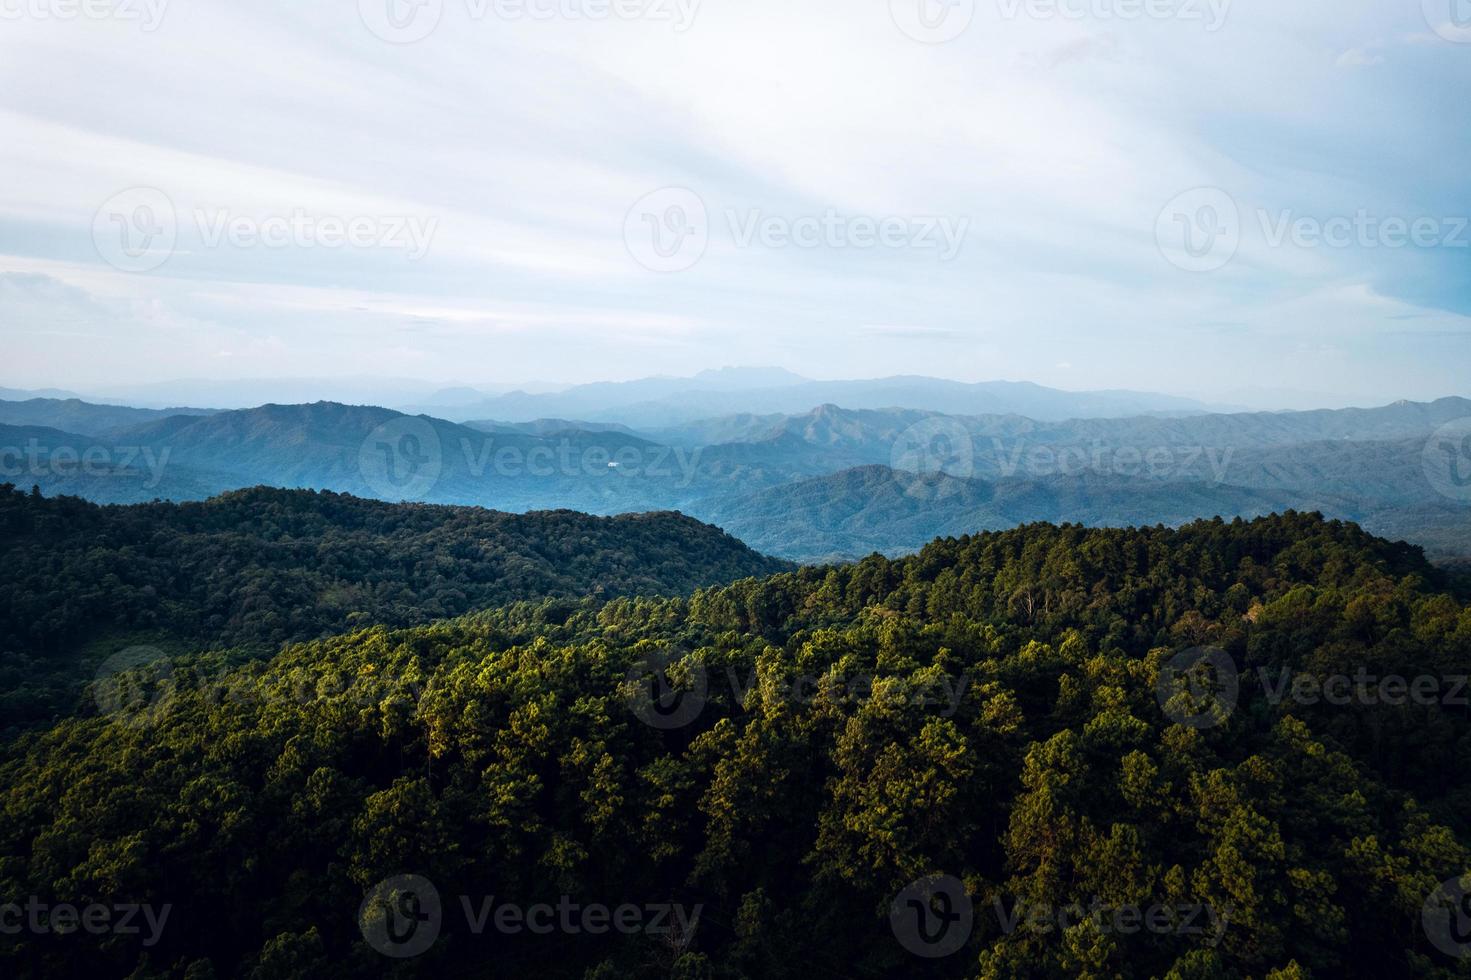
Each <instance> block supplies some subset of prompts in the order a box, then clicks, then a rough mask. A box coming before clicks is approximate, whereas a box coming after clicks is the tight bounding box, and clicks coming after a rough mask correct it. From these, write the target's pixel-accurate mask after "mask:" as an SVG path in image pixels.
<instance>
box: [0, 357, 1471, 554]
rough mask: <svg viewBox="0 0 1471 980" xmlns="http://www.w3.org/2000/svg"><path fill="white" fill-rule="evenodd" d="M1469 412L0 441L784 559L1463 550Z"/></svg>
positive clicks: (269, 418) (260, 414) (910, 413)
mask: <svg viewBox="0 0 1471 980" xmlns="http://www.w3.org/2000/svg"><path fill="white" fill-rule="evenodd" d="M805 384H806V383H805V382H802V383H797V384H794V385H793V387H794V388H801V387H804V386H805ZM94 408H95V406H94ZM1460 418H1471V401H1468V400H1467V399H1461V398H1447V399H1441V400H1439V401H1437V402H1433V403H1429V404H1417V403H1408V402H1405V403H1396V404H1394V405H1387V406H1382V407H1379V408H1373V409H1345V410H1338V411H1314V412H1283V413H1275V412H1257V413H1237V414H1227V415H1196V416H1189V417H1170V418H1164V417H1154V416H1135V417H1130V418H1121V419H1074V420H1065V421H1042V420H1037V419H1030V418H1027V417H1025V416H1020V415H966V416H956V415H942V414H939V413H935V412H929V411H923V410H917V409H847V408H840V407H838V406H837V405H834V404H824V405H820V406H818V407H817V408H814V409H811V410H809V411H805V412H802V413H796V414H769V415H753V414H747V415H733V416H725V417H720V418H715V419H707V420H701V421H697V422H694V423H690V424H688V425H686V426H679V427H669V428H662V429H654V430H649V431H647V432H643V433H640V432H635V431H633V430H631V429H630V428H628V427H627V426H624V425H621V424H618V423H610V422H588V421H575V420H571V419H564V418H554V417H548V418H539V419H536V420H533V421H528V422H501V421H478V422H473V423H470V424H463V425H462V424H457V423H454V422H449V421H445V420H443V419H439V418H433V417H429V416H408V415H404V414H402V413H399V412H395V411H393V410H391V409H386V408H378V407H369V406H350V405H342V404H337V403H331V402H320V403H314V404H309V405H264V406H261V407H259V408H253V409H245V410H239V411H227V412H219V413H215V414H212V415H207V416H185V415H176V416H168V417H163V418H153V419H151V420H149V421H146V422H144V423H142V424H139V425H135V426H130V427H127V428H124V429H112V430H108V431H107V432H106V433H104V434H101V435H83V434H75V433H68V432H65V431H61V430H58V429H55V428H46V427H5V426H3V425H0V455H3V454H8V455H4V461H6V462H8V461H10V460H16V461H18V462H19V463H20V465H19V466H18V467H17V466H11V467H10V468H9V469H8V470H7V471H6V472H7V473H9V474H10V475H9V476H7V477H5V478H6V479H13V480H14V482H15V483H17V484H18V485H20V486H24V487H28V486H30V485H31V484H36V485H39V486H40V487H41V489H42V490H43V491H44V492H46V493H68V494H74V495H77V496H82V497H85V498H86V499H89V500H96V501H102V502H110V503H130V502H140V501H146V500H151V499H154V498H165V499H173V500H200V499H204V498H206V497H209V496H213V495H215V494H218V493H221V492H224V491H227V490H233V489H237V488H240V487H249V486H255V485H259V484H265V485H271V486H279V487H288V488H305V489H319V490H333V491H338V492H344V493H352V494H355V495H359V496H364V497H374V498H379V499H384V500H390V501H393V500H412V501H421V502H426V503H442V504H469V505H477V506H484V507H492V508H496V509H499V510H506V511H517V512H520V511H531V510H542V509H550V508H571V509H576V510H580V511H585V512H588V513H593V514H618V513H629V512H639V511H659V510H681V511H684V512H686V513H690V514H693V515H695V516H697V517H699V518H700V519H702V520H706V521H709V522H711V523H714V524H717V525H719V526H721V527H726V528H728V529H730V530H731V531H732V532H733V533H736V534H738V535H739V536H741V537H742V538H743V539H744V540H747V541H749V542H751V543H752V544H753V545H755V546H757V547H759V548H761V549H762V550H765V551H767V552H769V553H772V554H777V555H780V556H782V557H788V558H803V559H810V558H814V557H829V556H832V555H854V554H862V553H866V552H868V551H870V550H875V549H877V550H881V551H885V552H896V551H902V550H907V549H910V548H914V547H917V546H919V545H920V544H922V543H923V542H924V541H927V540H929V539H930V538H933V537H935V536H937V535H942V534H955V533H964V532H969V531H974V530H978V529H995V528H1002V527H1009V526H1011V525H1013V524H1016V523H1022V522H1027V521H1035V520H1049V521H1074V522H1083V523H1097V524H1107V523H1124V524H1140V523H1144V524H1153V523H1160V522H1163V523H1179V522H1181V521H1185V520H1189V519H1191V518H1194V517H1200V516H1214V515H1217V514H1220V515H1242V516H1251V515H1256V514H1265V513H1268V512H1271V511H1274V510H1284V509H1297V510H1322V511H1323V512H1324V513H1328V514H1330V515H1332V516H1335V517H1343V518H1347V519H1353V520H1359V521H1362V522H1363V523H1365V525H1366V526H1368V527H1370V528H1372V529H1376V530H1381V529H1382V530H1383V533H1386V534H1391V533H1392V534H1394V535H1396V536H1399V537H1403V538H1404V539H1406V540H1409V541H1411V542H1413V543H1418V544H1422V545H1424V546H1426V547H1427V548H1429V549H1431V551H1432V553H1433V554H1434V556H1435V557H1437V558H1454V557H1457V556H1468V555H1471V535H1465V534H1463V533H1462V532H1463V531H1464V529H1465V520H1464V517H1465V514H1466V513H1471V507H1468V506H1466V505H1464V504H1459V503H1458V502H1457V501H1454V500H1450V499H1447V498H1446V497H1443V496H1441V495H1440V494H1439V493H1438V492H1437V490H1436V488H1435V487H1434V486H1432V484H1431V483H1430V481H1429V480H1428V479H1427V477H1426V475H1425V471H1424V464H1423V458H1422V457H1423V455H1424V448H1425V440H1426V438H1427V436H1428V435H1429V434H1430V433H1431V432H1434V431H1435V430H1436V428H1437V427H1438V426H1441V425H1443V424H1445V423H1446V422H1449V421H1451V420H1454V419H1460ZM7 447H9V448H7ZM89 459H90V460H93V462H92V463H90V464H89V463H86V462H85V460H89ZM97 460H100V461H101V463H102V465H97V464H96V461H97ZM893 470H899V471H906V470H907V471H915V472H922V473H929V474H933V473H934V472H936V471H937V470H939V471H941V472H943V473H944V474H945V479H953V480H956V481H957V482H956V484H955V486H954V487H953V488H951V489H952V490H953V492H950V491H949V490H947V492H945V493H941V494H933V495H925V494H921V495H919V496H918V497H916V496H914V495H911V494H906V493H904V492H902V487H901V488H898V489H897V490H896V487H895V484H894V480H893V479H890V478H889V477H887V476H885V474H886V473H887V474H891V473H892V471H893Z"/></svg>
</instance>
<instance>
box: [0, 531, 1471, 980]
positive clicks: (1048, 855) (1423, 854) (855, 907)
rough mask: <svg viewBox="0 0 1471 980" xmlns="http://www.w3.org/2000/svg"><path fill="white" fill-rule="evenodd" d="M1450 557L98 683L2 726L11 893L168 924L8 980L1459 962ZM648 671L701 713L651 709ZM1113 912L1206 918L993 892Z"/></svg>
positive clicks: (576, 616) (512, 615)
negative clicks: (409, 884) (1230, 681)
mask: <svg viewBox="0 0 1471 980" xmlns="http://www.w3.org/2000/svg"><path fill="white" fill-rule="evenodd" d="M1437 576H1438V573H1437V572H1436V571H1435V570H1434V569H1432V568H1431V567H1430V566H1428V565H1427V564H1426V563H1425V562H1424V559H1423V556H1422V555H1421V554H1420V552H1419V551H1418V550H1417V549H1413V548H1410V547H1408V546H1404V545H1396V544H1390V543H1388V542H1384V541H1381V540H1378V539H1375V538H1372V537H1370V536H1368V535H1366V534H1365V533H1363V532H1362V531H1361V530H1359V529H1358V528H1357V527H1355V526H1353V525H1348V524H1340V523H1336V522H1325V521H1323V520H1322V519H1321V518H1319V517H1317V516H1316V515H1303V514H1286V515H1283V516H1278V517H1272V518H1265V519H1261V520H1257V521H1252V522H1249V523H1247V522H1239V521H1238V522H1233V523H1224V522H1221V521H1205V522H1198V523H1195V524H1191V525H1188V526H1186V527H1183V528H1180V529H1178V530H1169V529H1164V528H1152V529H1140V530H1088V529H1084V528H1080V527H1075V526H1064V527H1054V526H1050V525H1033V526H1028V527H1024V528H1019V529H1016V530H1013V531H1007V532H1002V533H994V534H984V535H978V536H974V537H967V538H960V539H947V540H941V541H937V542H935V543H933V544H931V545H930V546H928V547H926V548H925V549H924V550H923V551H922V552H921V553H919V554H917V555H915V556H913V557H910V558H905V559H902V560H887V559H883V558H881V557H877V556H875V557H871V558H868V559H865V560H863V561H861V562H859V563H857V564H854V565H849V566H840V567H833V568H804V569H800V570H797V571H793V572H788V573H782V574H777V575H774V576H768V577H765V578H760V579H747V580H742V581H740V582H737V583H735V584H733V585H728V586H724V587H719V588H711V589H704V590H700V591H696V592H694V593H693V594H692V595H691V596H689V597H687V598H668V599H657V598H619V599H613V600H610V601H603V600H598V599H588V600H585V601H582V602H580V603H577V604H568V603H566V602H559V601H543V602H531V603H526V602H523V603H516V604H512V605H508V606H505V607H503V608H498V609H494V610H490V611H485V612H480V613H475V614H471V615H468V616H464V617H461V618H458V619H454V620H449V621H445V622H439V623H434V624H431V625H422V626H414V627H411V628H406V629H389V628H384V627H378V626H375V627H372V628H367V629H363V630H360V631H357V632H353V633H349V634H346V635H342V636H337V637H332V638H328V639H321V640H315V641H312V642H308V643H301V644H293V645H290V646H288V647H287V648H286V649H284V650H283V651H282V652H281V653H280V654H279V655H278V656H276V657H275V658H274V659H272V660H270V661H268V662H255V663H250V664H246V665H243V666H239V667H235V668H231V669H225V668H224V667H222V665H220V664H219V663H217V662H214V661H212V660H211V659H210V658H207V657H205V658H198V659H193V660H190V659H185V660H182V661H176V662H174V663H173V664H172V665H171V666H170V669H169V671H167V672H166V673H164V674H160V675H156V676H153V677H151V678H150V677H148V676H138V677H135V678H133V679H132V682H131V684H132V686H130V687H129V689H128V691H129V693H128V696H127V697H126V698H118V697H116V696H115V692H112V693H109V692H108V691H103V690H98V691H94V699H95V701H96V704H95V705H94V706H93V707H92V708H91V709H90V715H91V716H89V717H79V718H73V719H69V720H65V721H62V722H61V723H60V724H58V725H56V726H55V727H54V728H52V729H51V730H49V731H47V732H45V733H40V734H34V735H28V736H26V737H24V738H23V739H22V740H21V741H20V742H19V743H17V744H16V745H13V746H12V747H11V748H10V750H9V752H8V756H9V757H8V759H7V760H6V761H5V762H4V765H3V771H0V784H3V786H4V789H3V796H0V800H3V806H4V819H3V823H0V854H3V855H4V857H3V858H0V894H3V895H13V896H31V895H35V896H39V898H40V899H41V900H42V901H46V902H53V903H54V902H59V901H76V902H82V901H100V902H107V903H116V902H141V903H151V904H152V905H154V906H160V905H163V904H165V903H166V904H168V905H170V906H171V909H172V911H171V917H170V918H169V920H168V923H167V926H166V928H165V929H163V930H162V934H161V937H160V938H159V941H158V942H157V943H156V944H154V945H152V946H149V947H146V948H145V947H143V946H142V944H141V942H140V940H139V939H138V938H137V937H121V936H108V937H106V939H98V938H97V937H92V936H85V935H71V936H58V935H54V934H46V935H23V936H21V937H18V938H15V939H13V940H12V941H11V943H10V945H5V946H0V950H3V952H0V968H3V969H5V970H6V972H7V973H9V974H12V975H33V976H41V975H54V974H56V973H62V972H67V971H73V972H75V971H85V972H86V973H87V974H88V975H97V976H105V975H119V976H120V975H127V974H129V973H130V972H132V971H137V972H136V973H135V974H134V975H137V976H188V977H193V978H202V977H209V976H219V977H226V976H243V977H313V978H317V977H348V976H381V975H389V976H395V975H402V976H417V975H426V976H428V975H432V976H440V975H451V976H462V975H463V976H490V977H522V976H556V977H574V978H581V977H595V978H604V977H607V978H611V977H625V976H631V977H671V976H673V977H686V978H693V977H711V978H714V977H723V978H765V977H810V976H856V977H892V976H906V977H908V976H933V977H972V976H980V977H994V978H1007V977H1097V978H1102V977H1125V978H1132V977H1155V976H1158V977H1171V978H1181V980H1183V978H1208V977H1210V978H1226V977H1276V978H1288V977H1310V976H1312V977H1338V976H1347V977H1388V976H1429V977H1437V976H1441V977H1450V976H1464V975H1466V973H1465V970H1464V967H1463V966H1462V965H1460V964H1459V963H1458V962H1457V961H1456V960H1455V959H1453V958H1451V957H1449V956H1447V955H1446V954H1445V953H1443V952H1441V951H1440V950H1438V949H1436V948H1435V947H1434V946H1433V945H1432V943H1431V942H1430V941H1429V939H1428V937H1427V933H1426V931H1425V929H1424V928H1423V927H1422V922H1421V916H1422V907H1423V905H1424V903H1425V901H1426V899H1427V897H1428V896H1430V895H1431V894H1432V892H1433V891H1434V890H1435V888H1436V886H1437V885H1438V884H1439V883H1441V882H1443V881H1446V880H1448V879H1453V878H1456V877H1457V876H1459V875H1463V874H1465V873H1466V872H1467V871H1468V868H1471V853H1468V849H1467V844H1468V842H1471V818H1468V816H1467V815H1468V813H1471V808H1468V804H1471V795H1468V791H1471V780H1468V776H1467V769H1466V767H1465V766H1464V764H1463V760H1465V759H1466V758H1468V748H1471V746H1468V745H1467V744H1466V743H1467V738H1468V734H1471V724H1468V717H1467V709H1466V707H1465V706H1464V701H1462V702H1459V703H1458V702H1457V700H1456V699H1455V698H1454V697H1452V696H1450V694H1451V692H1450V690H1449V685H1450V684H1451V683H1452V679H1453V678H1455V677H1457V676H1459V675H1464V674H1465V673H1467V667H1468V664H1471V609H1468V608H1467V606H1466V604H1465V603H1464V602H1463V601H1462V600H1461V599H1459V598H1457V597H1456V596H1454V595H1452V594H1448V593H1447V592H1446V591H1445V589H1446V583H1445V581H1444V580H1442V579H1440V578H1438V577H1437ZM1202 646H1208V647H1210V648H1212V649H1214V650H1219V651H1221V652H1222V654H1223V655H1224V656H1226V657H1228V658H1229V661H1230V664H1231V666H1232V668H1233V669H1234V670H1235V671H1237V672H1239V676H1240V689H1239V698H1238V699H1237V702H1236V704H1235V706H1234V710H1230V711H1226V710H1225V709H1224V707H1219V709H1218V711H1217V713H1216V714H1214V715H1211V716H1210V717H1209V721H1208V722H1207V723H1203V724H1202V723H1199V722H1193V723H1191V724H1182V723H1179V722H1178V721H1176V720H1173V719H1178V718H1182V717H1183V716H1184V715H1183V712H1182V708H1181V705H1182V703H1183V704H1185V705H1187V706H1192V705H1197V704H1198V702H1199V700H1200V699H1196V698H1191V697H1189V695H1188V693H1174V694H1172V693H1170V692H1171V691H1173V688H1165V689H1162V688H1161V684H1160V681H1161V677H1162V676H1164V677H1166V678H1168V676H1169V673H1168V668H1169V666H1170V664H1171V663H1172V662H1174V660H1175V658H1176V657H1177V655H1178V654H1179V652H1180V651H1182V650H1190V649H1192V648H1199V647H1202ZM651 661H656V662H667V663H668V666H667V676H668V677H669V679H670V682H671V683H672V684H675V685H677V686H678V687H679V688H680V689H681V690H682V691H683V692H684V697H685V698H686V699H691V700H684V701H680V702H679V705H680V706H683V705H690V706H692V707H693V708H697V709H698V710H697V711H693V712H692V714H691V716H690V717H688V718H677V719H671V718H669V717H668V716H658V717H656V719H655V720H656V722H657V723H656V724H648V723H646V722H645V720H644V719H648V718H649V717H650V715H649V714H648V713H647V709H648V708H649V707H650V704H649V702H648V700H647V698H645V697H643V696H641V695H640V693H639V692H640V691H643V690H644V688H643V686H642V684H641V683H640V678H641V677H642V676H643V673H644V669H645V665H647V664H648V663H650V662H651ZM1283 669H1288V670H1291V671H1293V672H1297V673H1299V674H1302V675H1307V676H1310V677H1314V678H1318V679H1323V678H1327V677H1331V676H1333V675H1335V674H1338V673H1345V672H1346V673H1353V672H1355V671H1359V670H1367V671H1369V672H1372V673H1373V674H1374V675H1376V676H1382V675H1389V674H1394V675H1401V676H1405V677H1410V678H1414V677H1420V676H1427V677H1431V678H1436V679H1438V680H1439V681H1441V682H1442V683H1443V684H1445V685H1447V687H1445V688H1438V689H1437V690H1438V691H1441V692H1442V693H1443V694H1444V696H1438V697H1436V698H1433V699H1431V700H1430V701H1429V702H1427V703H1419V702H1418V701H1407V702H1406V703H1402V704H1385V703H1382V702H1381V703H1368V700H1367V699H1364V698H1359V699H1355V700H1354V701H1353V703H1350V704H1346V705H1341V704H1330V703H1327V702H1326V701H1324V700H1322V699H1318V700H1317V701H1311V700H1309V699H1299V698H1294V697H1286V698H1282V699H1280V700H1277V701H1276V702H1274V701H1273V699H1272V698H1271V697H1269V696H1268V690H1269V689H1268V688H1267V687H1266V686H1264V685H1262V684H1258V683H1256V682H1255V680H1254V678H1256V677H1257V676H1259V675H1258V673H1257V672H1258V671H1261V670H1265V671H1267V672H1268V676H1270V677H1273V678H1275V677H1277V676H1278V673H1279V672H1280V671H1281V670H1283ZM804 679H805V680H804ZM702 685H703V692H704V693H703V697H700V696H699V695H700V691H701V689H702ZM1162 690H1163V694H1162ZM937 691H939V692H948V693H949V694H954V693H955V692H959V697H958V699H952V698H949V697H943V696H942V697H938V698H937V697H934V696H933V695H934V693H935V692H937ZM1180 698H1184V699H1185V700H1184V702H1182V701H1181V700H1180ZM1206 701H1207V702H1209V699H1206ZM1166 709H1168V710H1166ZM677 713H678V712H677V711H676V714H677ZM675 721H684V722H685V723H684V724H677V723H672V722H675ZM405 874H412V875H419V876H422V877H423V878H425V879H427V880H429V881H431V882H433V884H434V885H435V887H436V888H437V890H438V893H439V894H440V895H441V896H442V897H443V901H444V906H445V914H444V916H443V926H442V930H441V932H440V934H439V938H438V939H437V941H436V942H434V943H433V944H432V946H430V948H429V949H428V950H427V951H425V952H423V953H422V955H419V956H417V957H415V958H411V959H393V958H388V957H385V956H383V955H382V954H381V953H380V952H378V951H376V950H375V949H374V948H372V947H370V945H369V944H368V943H367V942H366V941H365V934H364V932H363V931H362V929H361V928H360V922H359V918H358V911H359V906H360V904H361V903H363V902H364V897H365V895H367V894H369V893H370V892H372V891H373V889H374V888H375V886H377V885H378V883H380V882H382V881H384V880H385V879H391V878H393V877H394V876H399V875H405ZM932 875H949V876H952V877H953V878H955V879H958V880H959V881H960V882H962V883H963V888H964V891H965V894H966V896H967V897H968V898H969V900H970V901H971V903H972V904H973V906H974V910H975V913H974V921H973V925H972V927H971V928H970V930H969V931H968V933H966V935H965V936H964V937H963V938H964V939H965V942H964V945H963V946H962V947H961V948H960V949H959V950H958V951H957V952H955V953H953V954H952V955H950V956H946V957H943V958H935V959H928V958H924V957H921V956H916V955H914V953H913V952H911V950H910V949H909V948H906V944H905V943H904V942H902V941H900V940H899V938H897V932H896V930H895V929H894V928H893V927H892V926H891V922H890V918H889V913H890V907H891V903H892V902H893V901H894V899H895V897H896V896H898V895H900V894H901V893H902V892H904V890H905V889H906V888H907V887H908V886H910V884H911V883H913V882H915V881H917V880H921V879H925V878H926V877H928V876H932ZM486 895H494V896H496V899H497V901H501V902H514V903H520V904H522V905H529V904H531V903H536V902H546V903H550V904H553V905H555V904H556V903H557V902H558V901H559V898H560V896H572V897H574V898H575V899H576V900H577V901H579V902H581V903H593V902H600V903H605V904H607V905H609V906H618V905H620V904H623V903H633V904H637V905H640V906H642V905H644V904H645V903H650V902H672V903H680V904H681V906H683V907H686V908H695V907H699V908H700V910H701V912H700V917H699V919H698V925H697V927H696V928H694V929H693V930H692V931H691V932H689V933H684V934H680V935H678V936H676V937H674V938H673V939H671V937H669V936H664V937H662V938H661V937H657V936H651V935H647V934H635V935H624V934H603V935H591V934H586V933H582V934H577V935H552V936H540V935H530V934H527V933H524V932H523V933H520V934H516V935H510V934H507V933H505V932H501V931H497V930H495V929H488V930H486V931H485V932H484V933H482V934H480V935H475V934H474V933H473V932H472V931H471V930H470V929H469V928H467V923H466V920H465V918H464V916H462V915H461V914H460V911H459V899H458V897H459V896H470V897H476V896H486ZM474 901H478V898H475V899H474ZM1095 902H1097V903H1102V904H1103V905H1105V906H1108V907H1122V906H1127V905H1133V906H1138V907H1141V908H1152V907H1157V906H1168V907H1170V908H1175V909H1179V908H1188V907H1192V906H1193V907H1197V908H1209V909H1211V910H1212V911H1213V912H1215V913H1217V914H1218V916H1219V917H1221V918H1222V919H1224V921H1225V927H1224V928H1223V929H1221V930H1219V931H1217V932H1210V933H1195V932H1186V931H1183V930H1179V929H1173V930H1155V931H1150V930H1143V931H1138V932H1133V933H1128V934H1124V933H1118V932H1106V931H1100V930H1099V929H1098V928H1097V927H1096V925H1095V924H1094V922H1093V921H1092V920H1084V921H1081V922H1075V923H1073V924H1071V926H1070V927H1069V928H1067V929H1065V930H1063V931H1060V932H1059V931H1057V930H1052V931H1048V932H1039V931H1036V930H1033V929H1029V928H1018V929H1015V930H1014V931H1012V932H1009V933H1008V932H1007V931H1006V930H1005V929H1004V928H1003V925H1002V922H1003V920H1004V919H1005V917H1006V916H1005V915H998V914H997V912H996V909H997V903H999V907H1000V909H1001V910H1002V912H1005V913H1007V914H1010V913H1011V911H1012V910H1015V909H1016V908H1017V905H1018V903H1021V905H1022V906H1024V907H1027V908H1047V909H1057V908H1062V907H1066V906H1068V905H1069V904H1072V903H1079V904H1081V905H1083V906H1088V905H1090V903H1095ZM676 940H677V941H676Z"/></svg>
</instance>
